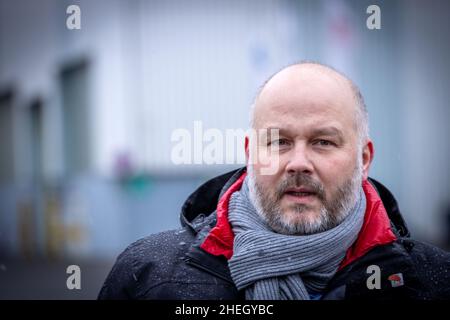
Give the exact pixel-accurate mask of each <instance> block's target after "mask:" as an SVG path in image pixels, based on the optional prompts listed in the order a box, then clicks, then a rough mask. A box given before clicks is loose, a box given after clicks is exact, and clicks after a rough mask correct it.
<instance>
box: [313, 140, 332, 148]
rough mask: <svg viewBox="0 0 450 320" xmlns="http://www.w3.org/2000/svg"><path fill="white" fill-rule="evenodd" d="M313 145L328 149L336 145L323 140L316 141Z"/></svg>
mask: <svg viewBox="0 0 450 320" xmlns="http://www.w3.org/2000/svg"><path fill="white" fill-rule="evenodd" d="M313 144H314V145H318V146H321V147H330V146H335V145H336V144H335V143H334V142H332V141H329V140H324V139H320V140H316V141H314V143H313Z"/></svg>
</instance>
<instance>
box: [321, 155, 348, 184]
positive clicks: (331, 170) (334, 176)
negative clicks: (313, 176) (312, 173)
mask: <svg viewBox="0 0 450 320" xmlns="http://www.w3.org/2000/svg"><path fill="white" fill-rule="evenodd" d="M355 166H356V159H353V158H352V157H350V156H348V155H346V156H341V157H333V158H328V159H325V160H322V161H319V162H318V164H317V167H316V170H317V173H318V175H319V178H320V180H321V181H322V183H323V184H324V187H325V189H328V188H330V187H331V188H333V186H337V185H340V184H341V183H342V182H343V181H346V180H347V179H348V178H349V177H351V175H352V174H353V170H354V168H355Z"/></svg>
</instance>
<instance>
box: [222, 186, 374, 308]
mask: <svg viewBox="0 0 450 320" xmlns="http://www.w3.org/2000/svg"><path fill="white" fill-rule="evenodd" d="M365 209H366V198H365V195H364V191H363V190H362V187H361V190H360V194H359V199H358V201H357V203H356V205H355V206H354V207H353V208H352V211H351V212H350V213H349V214H348V215H347V217H346V218H345V219H344V220H343V221H342V222H341V224H339V225H338V226H336V227H334V228H332V229H330V230H327V231H324V232H321V233H317V234H312V235H304V236H294V235H283V234H279V233H275V232H273V231H272V230H271V229H270V228H269V227H268V226H267V224H266V223H265V222H264V220H263V219H262V218H261V216H260V215H259V214H258V213H257V212H256V209H255V208H254V206H253V204H252V203H251V201H250V198H249V190H248V184H247V178H246V179H245V180H244V183H243V185H242V188H241V190H240V191H237V192H234V193H233V195H232V196H231V198H230V202H229V211H228V217H229V221H230V224H231V226H232V228H233V232H234V234H235V238H234V246H233V256H232V257H231V259H230V260H229V261H228V265H229V268H230V272H231V276H232V278H233V281H234V283H235V284H236V287H237V288H238V289H239V290H241V289H244V288H245V297H246V299H247V300H308V299H310V296H309V293H320V292H322V291H323V289H325V287H326V285H327V283H328V281H329V280H330V279H331V278H332V277H333V276H334V274H335V273H336V271H337V269H338V267H339V264H340V262H341V261H342V259H343V258H344V257H345V254H346V251H347V249H348V248H349V247H350V246H351V245H352V244H353V242H354V241H355V240H356V238H357V236H358V233H359V231H360V229H361V227H362V224H363V220H364V213H365Z"/></svg>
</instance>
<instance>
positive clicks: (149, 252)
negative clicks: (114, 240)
mask: <svg viewBox="0 0 450 320" xmlns="http://www.w3.org/2000/svg"><path fill="white" fill-rule="evenodd" d="M193 239H194V236H193V234H192V232H190V231H189V230H187V228H180V229H173V230H167V231H163V232H159V233H154V234H151V235H148V236H146V237H144V238H141V239H139V240H137V241H135V242H133V243H131V244H130V245H129V246H128V247H127V248H126V249H125V250H124V251H123V252H122V253H121V254H120V255H119V257H118V260H119V259H123V260H129V259H130V258H132V259H131V260H133V261H134V263H142V262H145V260H148V259H153V258H157V259H158V260H160V259H161V258H162V257H164V256H167V255H168V254H170V253H174V252H178V251H180V252H182V251H185V248H186V246H187V245H189V244H190V243H191V242H192V241H193Z"/></svg>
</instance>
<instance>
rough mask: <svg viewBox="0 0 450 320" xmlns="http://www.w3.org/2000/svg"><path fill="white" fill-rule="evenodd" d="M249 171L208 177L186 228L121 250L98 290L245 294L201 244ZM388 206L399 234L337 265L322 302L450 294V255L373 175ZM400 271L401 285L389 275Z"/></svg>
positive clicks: (116, 294) (188, 210)
mask: <svg viewBox="0 0 450 320" xmlns="http://www.w3.org/2000/svg"><path fill="white" fill-rule="evenodd" d="M243 170H244V169H239V170H236V171H232V172H229V173H227V174H224V175H221V176H218V177H216V178H214V179H211V180H209V181H208V182H206V183H205V184H203V185H202V186H200V187H199V188H198V189H197V190H196V191H195V192H194V193H192V194H191V195H190V196H189V198H188V199H187V200H186V202H185V203H184V205H183V207H182V211H181V215H180V219H181V225H182V227H181V228H180V229H177V230H171V231H166V232H162V233H158V234H153V235H150V236H148V237H146V238H143V239H141V240H138V241H136V242H135V243H133V244H131V245H130V246H129V247H128V248H126V249H125V251H124V252H123V253H121V254H120V255H119V257H118V258H117V261H116V263H115V265H114V267H113V268H112V270H111V272H110V273H109V275H108V277H107V279H106V280H105V283H104V285H103V287H102V289H101V291H100V293H99V297H98V298H99V299H174V300H179V299H196V300H197V299H211V300H234V299H244V292H243V291H238V290H237V288H236V287H235V285H234V283H233V280H232V279H231V276H230V272H229V269H228V264H227V259H226V258H225V257H224V256H214V255H211V254H209V253H207V252H206V251H204V250H203V249H201V248H200V244H201V243H202V242H203V240H204V239H205V237H206V235H207V234H208V232H209V231H210V230H211V228H212V227H214V226H215V223H216V215H215V210H216V206H217V202H218V199H219V198H220V196H221V195H222V194H223V193H224V192H225V191H226V190H227V189H228V188H229V186H231V184H232V183H233V182H234V181H236V180H237V178H238V177H239V176H240V175H241V174H242V171H243ZM369 181H370V182H371V183H372V185H373V186H374V187H375V188H376V190H377V192H378V194H379V196H380V197H381V200H382V202H383V204H384V206H385V208H386V210H387V213H388V216H389V219H390V220H391V226H392V229H393V231H394V232H395V233H396V236H397V237H398V239H397V240H396V241H394V242H392V243H390V244H387V245H380V246H377V247H375V248H373V249H371V250H370V251H369V252H368V253H366V254H365V255H364V256H362V257H361V258H359V259H358V260H356V261H354V262H352V263H350V264H349V265H347V266H345V267H344V268H342V269H341V270H339V271H338V272H337V273H336V274H335V276H334V277H333V278H332V280H331V281H330V282H329V284H328V287H327V289H326V291H325V292H324V294H323V295H322V299H324V300H328V299H333V300H334V299H337V300H340V299H370V300H391V299H420V300H430V299H450V254H449V253H448V252H445V251H443V250H441V249H439V248H437V247H434V246H431V245H428V244H425V243H422V242H418V241H414V240H412V239H410V238H409V231H408V229H407V227H406V225H405V222H404V220H403V218H402V216H401V214H400V211H399V208H398V206H397V202H396V200H395V199H394V197H393V196H392V194H391V193H390V192H389V190H388V189H387V188H386V187H384V186H383V185H382V184H381V183H379V182H377V181H375V180H373V179H370V180H369ZM371 265H377V266H379V267H380V284H381V288H380V289H373V288H372V289H369V288H368V285H367V282H368V278H369V277H370V276H371V273H368V267H369V266H371ZM398 273H401V274H402V276H403V285H401V286H397V287H396V286H393V285H392V282H391V281H390V280H389V279H388V276H389V275H392V274H398Z"/></svg>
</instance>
